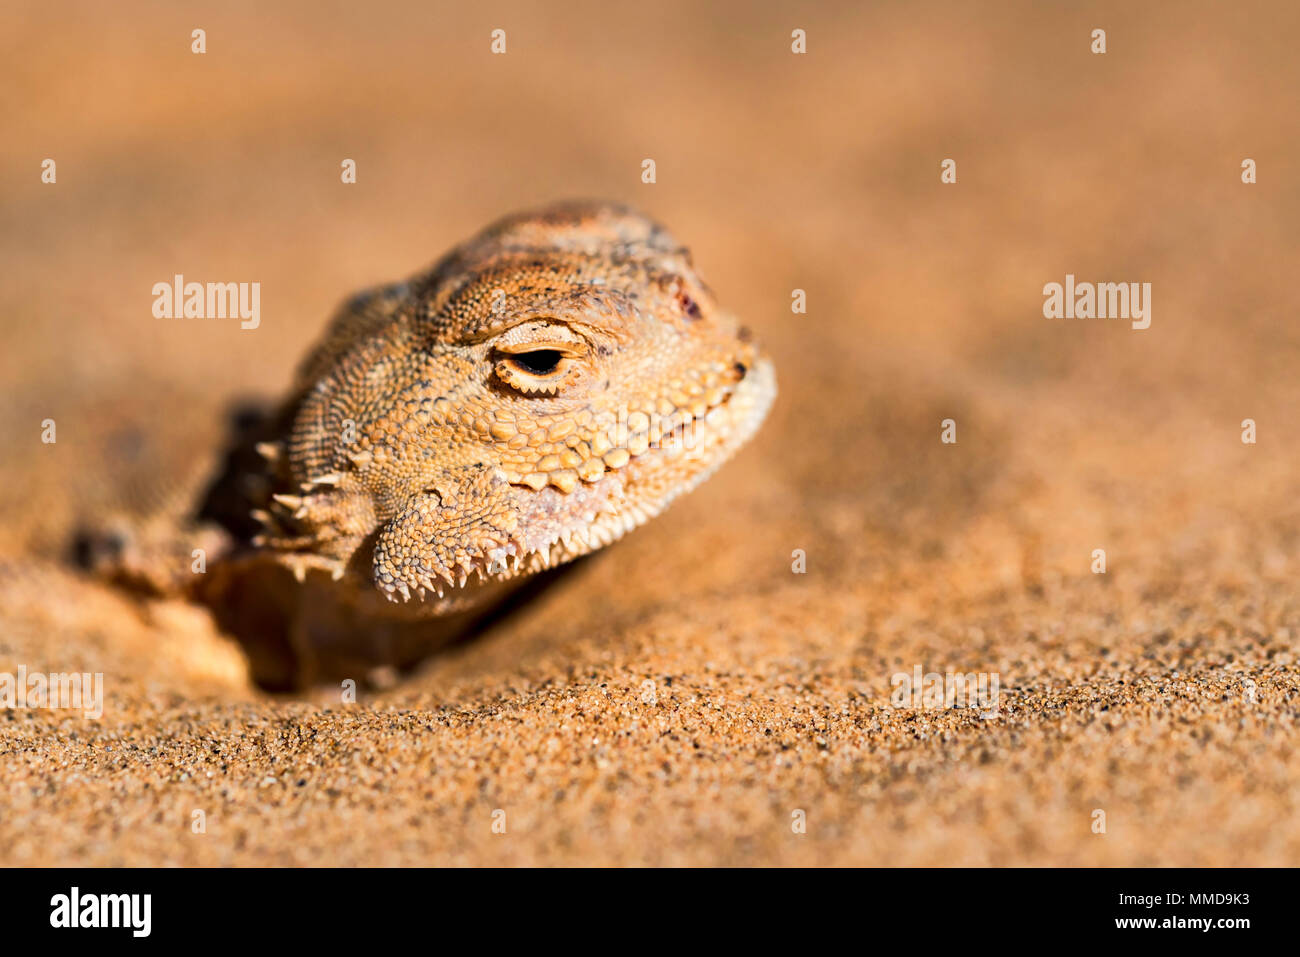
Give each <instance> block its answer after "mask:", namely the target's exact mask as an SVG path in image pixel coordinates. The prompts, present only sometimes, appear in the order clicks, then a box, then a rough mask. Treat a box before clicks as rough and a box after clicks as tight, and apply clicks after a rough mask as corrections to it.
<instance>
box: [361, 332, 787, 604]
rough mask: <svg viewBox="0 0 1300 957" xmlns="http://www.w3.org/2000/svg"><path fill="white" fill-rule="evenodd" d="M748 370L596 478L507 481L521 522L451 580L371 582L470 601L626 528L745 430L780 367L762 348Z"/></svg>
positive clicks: (730, 449)
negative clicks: (562, 485)
mask: <svg viewBox="0 0 1300 957" xmlns="http://www.w3.org/2000/svg"><path fill="white" fill-rule="evenodd" d="M749 358H750V363H749V364H748V366H747V369H746V373H745V375H744V376H743V377H742V378H741V379H740V381H739V382H737V383H736V384H735V386H734V387H733V388H731V389H730V390H728V392H727V393H726V395H725V396H724V397H722V398H721V399H720V400H719V401H718V402H717V403H716V404H714V405H713V406H711V407H709V408H708V409H707V410H705V411H704V412H702V414H700V415H698V416H692V417H691V418H690V419H689V420H688V421H686V422H683V423H679V424H678V425H676V426H675V427H674V428H673V429H672V430H671V431H670V432H667V433H664V434H663V435H662V436H661V437H660V438H659V440H658V441H656V442H655V443H653V444H649V445H646V446H645V447H644V448H641V449H640V450H639V451H638V453H637V454H635V455H629V456H628V458H627V460H626V462H625V463H623V464H622V465H620V466H619V467H616V468H610V469H608V470H607V471H606V472H605V474H604V475H603V476H602V477H601V478H600V479H599V480H598V481H596V482H594V483H582V484H579V485H578V486H577V487H576V488H573V489H571V490H569V491H562V490H561V489H559V488H556V487H554V486H550V485H547V486H544V487H542V488H540V489H533V488H531V487H527V486H522V485H519V484H515V483H511V485H510V493H511V500H512V502H513V507H514V509H515V510H516V511H517V514H518V524H517V526H516V527H515V528H513V529H512V530H511V532H510V533H509V535H505V536H503V535H496V536H495V537H494V538H493V539H492V541H491V542H490V543H488V544H485V545H484V547H482V548H480V549H479V550H478V554H477V555H476V556H475V558H474V559H473V560H471V561H469V562H468V563H462V564H460V565H458V566H457V568H456V574H455V575H454V577H453V578H451V579H450V580H448V578H447V576H446V575H445V574H443V575H440V574H437V573H434V572H433V569H431V568H428V567H427V566H426V567H425V568H423V569H417V571H419V572H421V577H420V578H419V579H417V580H415V581H411V582H405V581H403V580H401V579H394V580H387V581H385V580H381V579H379V578H377V579H376V581H375V583H376V585H377V586H378V587H379V589H380V591H381V592H382V593H383V594H384V595H385V597H387V598H389V599H390V600H392V601H401V602H406V601H409V600H410V599H411V598H413V597H414V598H418V599H420V600H421V603H424V604H429V603H431V604H432V607H431V608H430V609H429V611H430V613H435V614H441V613H443V612H444V611H446V610H447V608H448V607H451V606H459V605H465V604H469V603H472V602H473V600H474V598H475V596H476V594H477V593H478V592H480V591H483V590H484V589H486V588H488V587H489V586H494V585H499V584H503V583H507V582H510V581H512V580H515V579H519V578H523V577H526V576H528V575H531V574H534V573H537V572H541V571H545V570H546V569H548V568H553V567H555V566H557V565H561V564H564V563H565V562H569V561H572V560H573V559H575V558H578V557H580V556H582V555H585V554H587V553H589V552H593V551H596V550H598V549H600V548H602V547H604V546H605V545H608V544H611V543H612V542H614V541H617V540H618V539H620V538H622V537H623V536H624V535H625V534H627V533H628V532H630V531H632V530H633V529H635V528H637V527H638V526H640V525H643V524H645V523H646V522H648V521H649V520H650V519H651V518H653V517H654V516H656V515H658V514H659V513H660V512H661V511H663V509H664V508H666V507H667V506H668V505H669V504H670V503H671V502H672V500H673V499H675V498H676V497H677V496H678V495H682V494H685V493H686V492H689V491H690V490H691V489H693V488H695V487H696V486H697V485H699V484H700V483H701V482H703V481H704V480H705V479H707V478H708V477H709V476H711V475H712V474H713V472H714V471H716V470H717V469H718V468H719V467H720V466H721V465H722V464H723V463H724V462H726V460H727V459H728V458H730V457H731V455H732V454H733V453H734V452H735V451H736V450H737V449H738V448H740V447H741V446H742V445H744V444H745V442H747V441H748V440H749V438H750V437H751V436H752V435H753V434H754V432H755V431H757V429H758V428H759V426H760V425H761V424H762V422H763V419H764V418H765V417H766V415H767V412H768V410H769V409H770V407H771V404H772V402H773V400H774V399H775V396H776V377H775V372H774V370H773V366H772V363H771V362H770V361H769V360H768V359H766V358H765V357H759V356H750V357H749Z"/></svg>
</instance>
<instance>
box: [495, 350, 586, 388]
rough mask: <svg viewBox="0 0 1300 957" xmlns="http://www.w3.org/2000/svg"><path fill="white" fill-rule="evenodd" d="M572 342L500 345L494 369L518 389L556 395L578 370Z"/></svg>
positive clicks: (502, 379)
mask: <svg viewBox="0 0 1300 957" xmlns="http://www.w3.org/2000/svg"><path fill="white" fill-rule="evenodd" d="M577 352H578V350H577V349H576V348H574V346H573V344H571V343H564V342H556V343H550V342H547V343H528V344H524V343H520V344H518V345H511V346H507V347H498V349H497V357H496V364H495V366H494V369H493V371H494V372H495V374H496V377H497V378H498V379H500V380H501V381H502V382H504V383H505V384H506V385H508V386H510V388H512V389H514V390H515V391H516V392H523V393H525V394H530V395H531V394H536V393H545V394H549V395H555V394H556V393H558V392H559V391H560V389H561V388H563V387H564V386H565V385H567V384H568V383H569V382H570V380H572V379H573V378H574V377H575V376H576V375H577V373H578V356H577V354H576V353H577Z"/></svg>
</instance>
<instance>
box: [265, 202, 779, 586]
mask: <svg viewBox="0 0 1300 957" xmlns="http://www.w3.org/2000/svg"><path fill="white" fill-rule="evenodd" d="M775 391H776V386H775V377H774V373H773V369H772V364H771V362H770V360H769V359H768V358H767V357H766V356H765V355H764V354H763V353H762V351H761V350H760V349H759V348H758V346H757V345H756V344H755V342H754V341H753V340H752V338H751V337H750V336H749V334H748V332H747V331H746V330H745V329H743V328H742V327H740V326H739V325H738V323H737V322H736V320H735V319H734V317H732V316H731V315H730V314H729V313H727V312H726V311H724V310H723V309H721V308H720V307H719V306H718V304H717V302H716V300H715V298H714V296H713V293H712V292H711V290H710V289H709V288H708V286H707V285H706V284H705V283H704V282H703V280H702V279H701V278H700V277H699V275H698V274H697V272H696V271H695V269H694V268H693V266H692V263H691V257H690V254H689V252H688V251H687V250H686V249H684V248H683V247H681V246H680V245H679V244H678V243H677V242H676V241H675V240H673V239H672V237H671V236H670V235H669V234H668V233H667V232H665V231H664V230H663V229H662V228H661V227H659V226H657V225H656V224H654V223H653V222H651V221H650V220H648V219H646V218H644V217H642V216H640V215H638V214H636V213H634V212H631V211H629V210H627V209H624V208H620V207H614V206H608V205H573V204H570V205H564V206H559V207H552V208H550V209H547V210H543V211H541V212H538V213H533V214H526V215H521V216H515V217H511V218H510V219H507V220H503V221H501V222H499V223H497V224H496V225H494V226H492V227H490V228H489V229H488V230H486V231H485V232H484V233H482V234H480V235H479V236H478V237H476V238H474V239H472V240H470V241H469V242H468V243H465V244H464V245H462V246H460V247H458V248H457V249H456V250H454V251H453V252H452V253H451V254H449V255H448V256H447V257H446V258H444V259H443V260H442V261H441V262H440V263H438V265H436V266H435V267H434V268H433V269H432V270H430V271H429V272H427V273H424V274H422V275H420V276H417V277H416V278H414V279H413V280H411V281H410V282H408V283H404V284H400V285H398V286H392V287H387V288H385V289H383V290H380V291H378V292H376V293H372V294H370V295H367V296H363V297H361V298H359V299H357V300H354V302H353V303H351V304H350V305H349V306H348V307H345V309H344V310H343V311H342V312H341V313H340V315H339V316H338V317H337V318H336V319H335V321H334V323H333V325H332V326H331V329H330V330H329V332H328V333H327V335H326V338H325V341H324V342H323V343H322V344H321V345H320V346H319V347H318V348H317V350H316V351H315V352H314V354H313V355H312V356H311V357H310V358H309V359H308V361H307V363H306V364H305V365H304V367H303V370H302V373H301V378H300V384H299V390H298V393H297V394H298V397H299V398H298V399H297V400H296V402H295V406H294V414H293V415H292V426H291V428H290V429H289V434H288V436H287V437H286V439H285V441H284V446H285V449H286V451H287V456H285V458H286V461H287V466H288V470H289V473H290V477H291V479H292V481H293V482H294V483H295V484H297V485H298V486H299V488H298V489H297V490H295V492H294V493H293V494H287V495H280V496H278V497H277V501H278V503H279V504H278V515H277V517H276V524H277V527H278V528H279V529H280V530H281V531H280V534H279V536H278V537H277V536H275V535H270V536H267V539H266V541H267V545H268V547H272V548H277V549H279V550H281V551H282V552H283V553H284V554H285V556H286V558H287V559H288V560H290V561H297V562H299V563H302V564H305V565H306V566H308V567H310V566H313V565H314V566H319V567H322V568H329V569H330V570H332V571H333V573H334V575H335V577H343V576H345V575H351V576H356V577H358V578H362V579H368V580H369V581H370V582H373V584H374V585H375V586H377V587H378V589H379V590H380V591H381V593H383V594H384V595H386V596H388V597H392V598H395V599H398V600H409V599H411V598H413V597H415V598H420V599H423V600H424V603H425V604H427V605H430V606H432V607H433V608H434V609H444V608H446V607H448V606H449V604H450V603H456V602H461V601H463V600H465V599H466V598H472V597H473V594H474V593H475V591H476V590H477V589H480V588H481V587H482V586H483V585H485V584H490V583H495V582H504V581H508V580H510V579H513V578H518V577H520V576H523V575H527V574H530V573H532V572H536V571H540V570H542V569H544V568H547V567H550V566H553V565H555V564H558V563H561V562H564V561H568V560H570V559H572V558H575V557H577V556H579V555H582V554H584V553H586V552H590V551H593V550H595V549H598V548H600V547H602V546H604V545H606V544H608V543H610V542H612V541H614V540H615V539H617V538H619V537H620V536H622V535H623V534H624V533H625V532H627V531H629V530H631V529H632V528H635V527H636V526H638V525H640V524H642V523H643V522H645V521H647V520H648V519H650V518H651V517H653V516H654V515H656V514H657V513H658V512H660V511H661V510H662V509H663V508H664V507H665V506H667V505H668V503H669V502H670V501H672V499H673V498H675V497H676V496H677V495H680V494H682V493H683V492H686V491H688V490H690V489H691V488H693V487H694V486H695V485H697V484H698V483H699V482H701V481H703V480H704V479H705V478H706V477H708V475H709V474H710V473H711V472H712V471H713V470H714V469H715V468H717V467H718V466H719V465H720V464H721V463H722V462H723V461H724V460H725V459H726V458H728V457H729V456H730V455H731V454H732V453H733V452H734V451H735V450H736V449H737V448H738V447H739V446H740V445H742V444H743V443H744V442H745V441H746V440H747V439H748V438H749V437H750V436H751V435H753V433H754V432H755V430H756V429H757V428H758V426H759V424H760V423H761V422H762V420H763V418H764V416H765V414H766V412H767V409H768V407H769V405H770V403H771V401H772V399H773V397H774V395H775ZM299 493H301V494H299Z"/></svg>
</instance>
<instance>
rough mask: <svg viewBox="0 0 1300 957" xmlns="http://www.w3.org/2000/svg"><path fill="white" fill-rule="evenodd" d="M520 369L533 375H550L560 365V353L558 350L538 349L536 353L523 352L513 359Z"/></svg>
mask: <svg viewBox="0 0 1300 957" xmlns="http://www.w3.org/2000/svg"><path fill="white" fill-rule="evenodd" d="M512 358H513V359H514V360H515V362H516V363H518V364H519V367H520V368H521V369H523V370H524V371H525V372H528V373H531V374H532V375H550V374H551V373H552V372H554V371H555V367H556V366H558V365H559V364H560V353H559V351H558V350H556V349H537V350H536V351H534V352H521V353H518V354H517V355H515V356H513V357H512Z"/></svg>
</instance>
